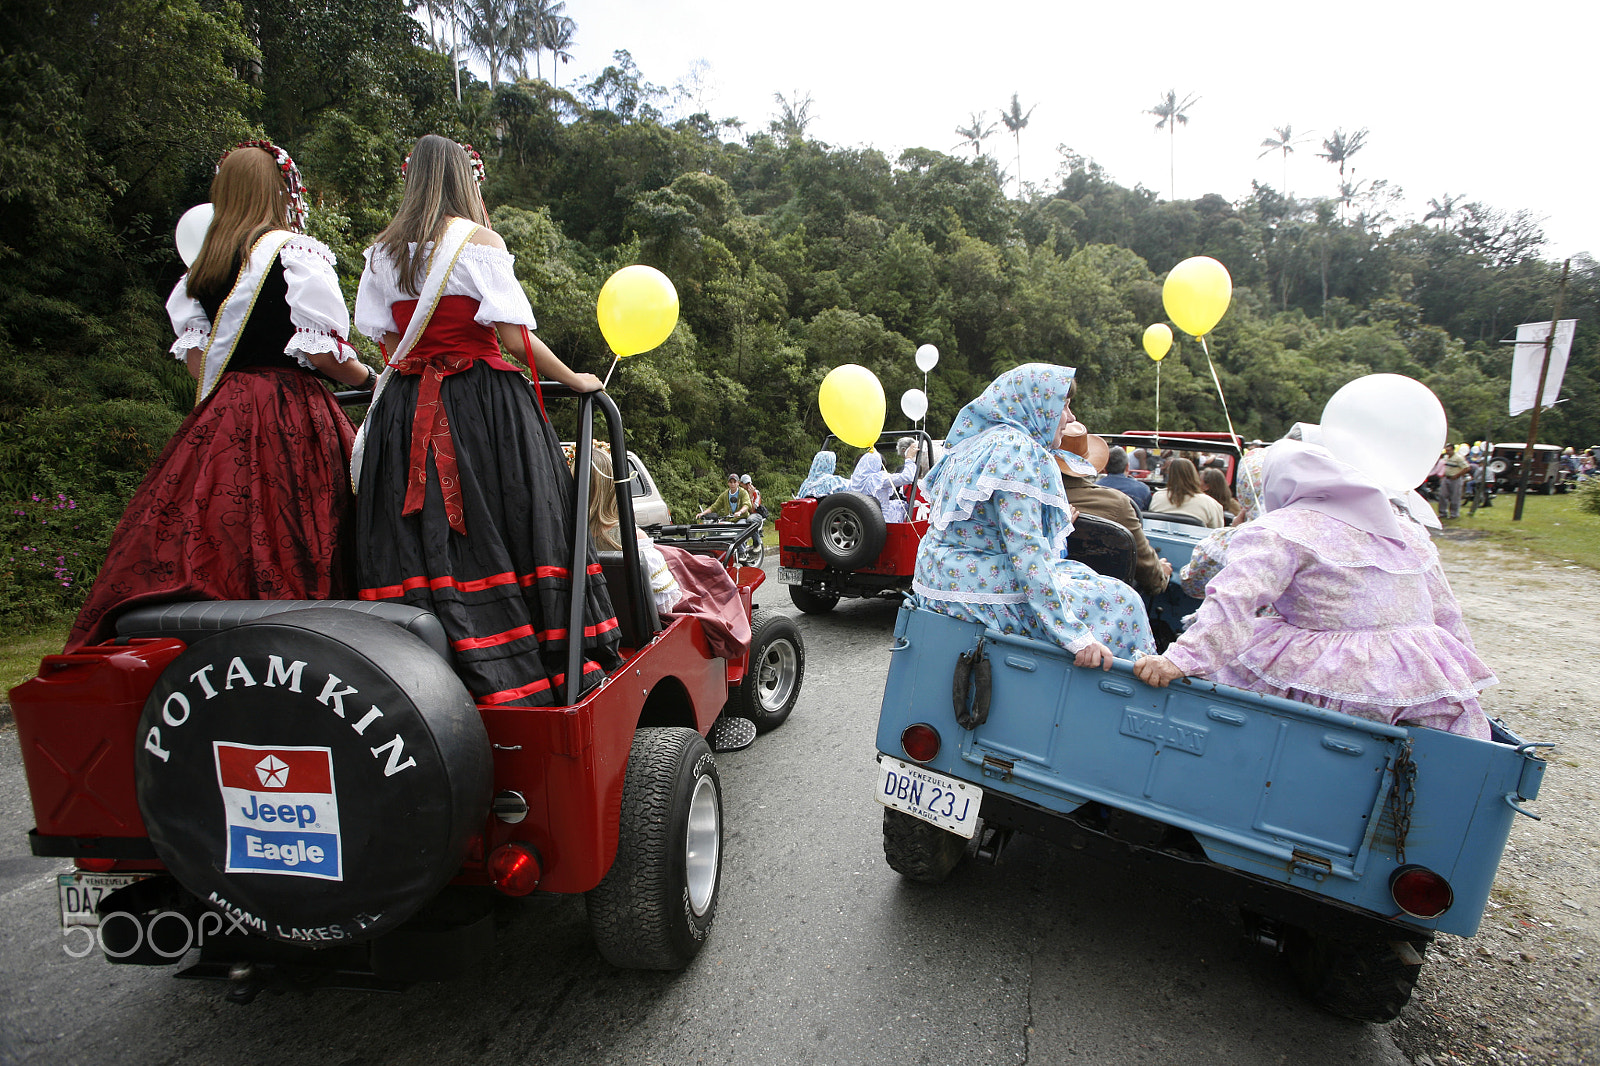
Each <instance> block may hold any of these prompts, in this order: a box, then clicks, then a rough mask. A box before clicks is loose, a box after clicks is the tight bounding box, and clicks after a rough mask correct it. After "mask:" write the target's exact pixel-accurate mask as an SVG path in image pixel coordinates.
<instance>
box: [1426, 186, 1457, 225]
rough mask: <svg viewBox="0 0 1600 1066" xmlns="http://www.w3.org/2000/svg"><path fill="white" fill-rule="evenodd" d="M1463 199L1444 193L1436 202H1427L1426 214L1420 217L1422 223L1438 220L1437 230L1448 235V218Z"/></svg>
mask: <svg viewBox="0 0 1600 1066" xmlns="http://www.w3.org/2000/svg"><path fill="white" fill-rule="evenodd" d="M1465 199H1466V197H1465V196H1451V195H1450V194H1449V193H1445V194H1444V195H1443V196H1441V197H1440V198H1439V199H1437V200H1429V201H1428V213H1427V214H1425V215H1423V216H1422V221H1424V222H1428V221H1431V220H1432V219H1438V220H1439V228H1440V229H1442V230H1444V231H1445V232H1446V233H1449V232H1450V216H1451V215H1453V214H1455V212H1456V205H1457V204H1459V203H1460V202H1461V201H1462V200H1465Z"/></svg>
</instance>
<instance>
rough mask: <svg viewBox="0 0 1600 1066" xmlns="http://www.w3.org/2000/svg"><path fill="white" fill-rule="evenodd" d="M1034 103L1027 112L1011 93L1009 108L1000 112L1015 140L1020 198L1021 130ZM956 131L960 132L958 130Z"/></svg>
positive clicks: (1025, 124) (1001, 118)
mask: <svg viewBox="0 0 1600 1066" xmlns="http://www.w3.org/2000/svg"><path fill="white" fill-rule="evenodd" d="M1038 106H1039V105H1038V104H1034V105H1033V107H1030V108H1028V111H1027V114H1024V113H1023V111H1022V105H1021V104H1020V103H1018V102H1017V94H1016V93H1012V94H1011V108H1010V110H1008V111H1002V112H1000V121H1001V122H1003V123H1005V126H1006V129H1008V130H1010V131H1011V136H1012V137H1014V138H1016V141H1017V199H1019V200H1020V199H1022V131H1023V128H1024V127H1026V126H1027V125H1028V119H1029V117H1030V116H1032V114H1033V108H1034V107H1038ZM957 132H960V131H959V130H958V131H957Z"/></svg>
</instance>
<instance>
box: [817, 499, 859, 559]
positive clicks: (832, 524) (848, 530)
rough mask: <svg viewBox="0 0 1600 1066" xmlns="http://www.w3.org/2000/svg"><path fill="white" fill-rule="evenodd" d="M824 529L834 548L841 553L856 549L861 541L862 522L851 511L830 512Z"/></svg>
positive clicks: (844, 553)
mask: <svg viewBox="0 0 1600 1066" xmlns="http://www.w3.org/2000/svg"><path fill="white" fill-rule="evenodd" d="M823 531H824V532H825V533H826V534H827V536H828V543H829V544H831V545H832V546H833V550H834V551H836V552H838V553H839V554H841V555H846V554H848V553H850V552H853V551H855V550H856V545H858V544H860V543H861V523H860V522H857V521H856V516H855V515H853V514H851V513H850V512H849V511H845V510H838V511H835V512H833V513H832V514H830V515H829V516H828V519H827V522H826V523H825V525H824V529H823Z"/></svg>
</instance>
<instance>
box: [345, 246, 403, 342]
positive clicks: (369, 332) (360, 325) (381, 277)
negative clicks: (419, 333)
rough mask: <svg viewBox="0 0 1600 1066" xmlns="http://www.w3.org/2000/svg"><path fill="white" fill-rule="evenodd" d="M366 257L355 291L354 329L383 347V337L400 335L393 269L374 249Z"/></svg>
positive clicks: (374, 247)
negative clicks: (394, 334)
mask: <svg viewBox="0 0 1600 1066" xmlns="http://www.w3.org/2000/svg"><path fill="white" fill-rule="evenodd" d="M365 256H366V260H367V265H366V267H365V268H364V269H363V270H362V271H361V284H360V285H359V286H358V287H357V288H356V329H357V330H359V331H360V332H361V334H362V335H363V336H366V337H371V338H372V339H373V340H375V341H377V342H378V343H379V344H382V343H383V338H384V336H385V335H387V334H390V333H399V332H400V327H399V326H397V325H396V324H395V321H394V303H395V293H394V289H395V286H394V284H393V274H394V268H393V267H392V266H390V264H389V260H388V257H386V256H384V255H381V254H379V252H378V248H377V246H373V247H371V248H368V249H367V250H366V253H365ZM374 259H376V260H377V262H374V261H373V260H374Z"/></svg>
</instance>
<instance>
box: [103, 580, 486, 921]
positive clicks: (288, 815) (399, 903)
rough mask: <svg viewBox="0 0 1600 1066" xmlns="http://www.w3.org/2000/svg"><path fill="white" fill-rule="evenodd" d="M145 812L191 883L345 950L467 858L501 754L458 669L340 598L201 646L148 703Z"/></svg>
mask: <svg viewBox="0 0 1600 1066" xmlns="http://www.w3.org/2000/svg"><path fill="white" fill-rule="evenodd" d="M135 773H136V777H137V781H138V795H139V810H140V813H141V814H143V816H144V821H145V826H146V827H147V829H148V830H149V834H150V841H151V843H152V844H153V845H154V847H155V852H156V855H157V856H158V857H159V858H160V859H161V861H162V862H164V863H165V864H166V865H167V867H168V868H169V869H170V870H171V871H172V873H173V875H174V876H176V877H177V879H178V881H179V882H180V883H182V884H183V886H184V887H185V888H187V889H188V890H189V891H190V892H192V893H194V894H195V895H196V896H198V897H199V898H200V899H201V900H203V901H205V902H206V903H208V904H209V905H210V906H212V907H214V908H216V909H218V910H220V911H222V912H223V913H225V914H228V915H231V916H233V917H234V918H235V919H236V921H237V923H238V926H239V927H240V928H242V929H245V930H248V931H249V932H251V933H255V934H257V935H260V936H264V937H268V938H270V939H273V940H279V941H286V942H291V943H298V944H304V945H307V946H311V947H334V946H338V945H341V944H348V943H350V942H351V941H355V940H364V939H368V938H370V937H374V936H377V935H378V934H380V933H383V932H385V931H387V930H389V929H392V928H394V927H395V926H396V925H398V924H400V923H401V922H403V921H405V919H406V918H408V917H410V916H411V915H412V914H414V913H415V912H416V910H417V909H418V908H419V907H421V906H422V905H423V904H424V903H426V902H428V901H429V900H430V899H432V898H433V897H434V896H435V895H436V894H437V893H438V892H439V890H440V889H441V888H442V887H443V886H444V884H445V882H447V881H449V880H450V878H451V877H453V876H454V875H455V874H456V873H457V871H458V870H459V869H460V866H461V861H462V858H463V856H464V855H465V852H466V848H467V842H468V839H469V837H471V835H472V834H473V833H474V832H479V831H481V829H482V826H483V823H484V820H485V818H487V816H488V809H489V797H490V787H491V781H492V773H493V767H492V760H491V756H490V751H489V739H488V736H487V734H486V733H485V732H484V727H483V720H482V718H481V717H480V716H479V714H478V711H477V708H476V707H475V706H474V704H473V701H472V696H471V695H470V694H469V693H468V692H467V689H466V687H465V686H464V685H463V684H462V683H461V681H460V679H459V678H457V677H456V675H455V673H454V672H453V671H452V670H451V669H450V667H449V665H448V664H446V663H445V662H444V660H443V659H441V658H440V657H439V655H438V653H436V652H435V651H433V650H432V649H431V648H429V647H428V646H427V645H426V644H425V643H423V642H422V641H421V640H420V639H418V638H417V637H416V636H414V635H412V634H411V633H408V632H406V631H405V630H403V629H401V628H399V627H398V626H396V625H393V624H391V623H389V622H383V621H379V620H377V619H374V618H370V617H365V616H363V615H359V614H356V613H353V612H350V611H342V610H339V609H337V608H329V609H326V610H323V609H311V610H304V611H295V612H291V613H286V614H281V615H275V616H272V617H269V618H265V619H262V620H260V621H257V622H249V623H246V624H243V625H240V626H236V627H235V628H233V629H229V630H226V631H225V632H222V633H218V634H216V635H215V636H210V637H207V638H205V639H204V640H200V641H197V642H196V643H195V644H194V645H193V646H191V647H190V648H188V649H187V650H186V651H184V653H183V654H182V655H180V656H178V658H177V659H175V660H173V662H172V663H171V664H170V665H169V666H168V667H167V669H166V670H165V671H164V672H163V673H162V675H161V678H160V680H159V681H158V682H157V683H156V686H155V688H154V689H153V690H152V691H151V693H150V696H149V698H148V699H147V700H146V701H145V705H144V712H143V714H142V716H141V717H140V719H139V732H138V735H137V737H136V748H135Z"/></svg>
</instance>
